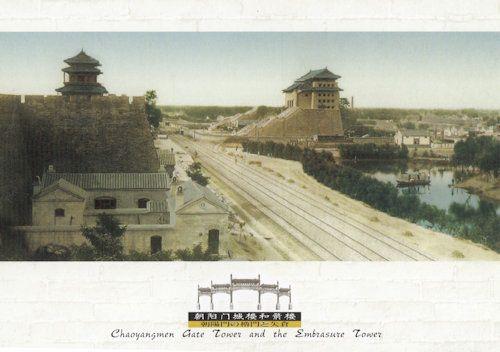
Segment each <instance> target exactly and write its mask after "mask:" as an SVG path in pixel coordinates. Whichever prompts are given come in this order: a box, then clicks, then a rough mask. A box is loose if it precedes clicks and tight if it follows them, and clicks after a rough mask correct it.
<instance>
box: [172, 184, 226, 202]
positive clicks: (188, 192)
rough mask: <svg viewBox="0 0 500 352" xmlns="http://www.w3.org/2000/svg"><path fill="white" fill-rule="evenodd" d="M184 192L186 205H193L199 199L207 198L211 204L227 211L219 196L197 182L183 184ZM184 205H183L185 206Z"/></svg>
mask: <svg viewBox="0 0 500 352" xmlns="http://www.w3.org/2000/svg"><path fill="white" fill-rule="evenodd" d="M182 192H183V194H184V204H188V203H192V202H194V201H197V200H199V199H202V198H205V199H207V200H208V201H210V202H211V203H213V204H215V205H218V206H219V207H221V208H224V209H226V208H227V206H226V205H225V204H224V203H222V202H221V201H220V199H219V197H217V195H216V194H215V193H214V192H212V191H211V190H210V189H209V188H207V187H203V186H201V185H199V184H197V183H196V182H193V181H186V182H183V183H182ZM184 204H181V206H183V205H184Z"/></svg>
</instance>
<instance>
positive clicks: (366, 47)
mask: <svg viewBox="0 0 500 352" xmlns="http://www.w3.org/2000/svg"><path fill="white" fill-rule="evenodd" d="M82 48H83V49H84V50H85V51H86V52H87V54H89V55H90V56H92V57H94V58H96V59H98V60H99V61H100V62H101V64H102V67H101V70H102V71H103V75H101V76H100V77H99V81H100V82H101V83H102V84H103V85H104V86H105V87H106V88H107V90H108V91H109V92H110V93H112V94H117V95H121V94H126V95H129V96H135V95H143V94H144V92H145V91H146V90H149V89H155V90H156V91H157V92H158V96H159V103H160V104H167V105H251V106H255V105H274V106H280V105H283V94H282V92H281V90H282V89H284V88H286V87H287V86H289V85H290V84H292V83H293V81H294V80H295V79H296V78H298V77H300V76H301V75H303V74H305V73H307V72H308V71H309V70H311V69H318V68H323V67H327V68H328V69H329V70H330V71H332V72H333V73H335V74H338V75H340V76H341V77H342V78H340V79H339V81H338V83H339V86H340V87H341V88H342V89H343V92H341V96H342V97H348V98H350V97H351V96H353V97H354V104H355V106H356V107H393V108H480V109H500V33H487V32H463V33H461V32H438V33H436V32H421V33H419V32H410V33H405V32H307V33H300V32H299V33H298V32H293V33H281V32H222V33H221V32H218V33H208V32H205V33H199V32H196V33H195V32H166V33H136V32H134V33H125V32H118V33H117V32H109V33H89V32H84V33H62V32H53V33H0V94H44V95H50V94H55V91H54V89H56V88H58V87H60V86H62V79H63V75H62V72H61V69H62V68H63V67H65V66H66V65H65V63H64V62H63V60H64V59H66V58H69V57H71V56H74V55H76V54H77V53H78V52H79V51H80V50H81V49H82Z"/></svg>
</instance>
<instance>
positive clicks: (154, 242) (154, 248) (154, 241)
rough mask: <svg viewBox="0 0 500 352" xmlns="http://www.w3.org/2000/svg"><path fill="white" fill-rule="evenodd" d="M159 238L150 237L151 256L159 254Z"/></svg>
mask: <svg viewBox="0 0 500 352" xmlns="http://www.w3.org/2000/svg"><path fill="white" fill-rule="evenodd" d="M161 250H162V248H161V236H152V237H151V254H155V253H158V252H161Z"/></svg>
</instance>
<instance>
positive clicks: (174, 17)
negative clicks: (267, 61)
mask: <svg viewBox="0 0 500 352" xmlns="http://www.w3.org/2000/svg"><path fill="white" fill-rule="evenodd" d="M499 30H500V3H499V2H498V0H482V1H477V0H461V1H459V0H140V1H139V0H0V31H499Z"/></svg>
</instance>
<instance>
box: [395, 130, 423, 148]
mask: <svg viewBox="0 0 500 352" xmlns="http://www.w3.org/2000/svg"><path fill="white" fill-rule="evenodd" d="M394 142H395V143H396V144H397V145H406V146H407V147H419V146H423V147H430V145H431V136H430V133H429V132H427V131H420V130H398V131H397V132H396V134H395V135H394Z"/></svg>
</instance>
